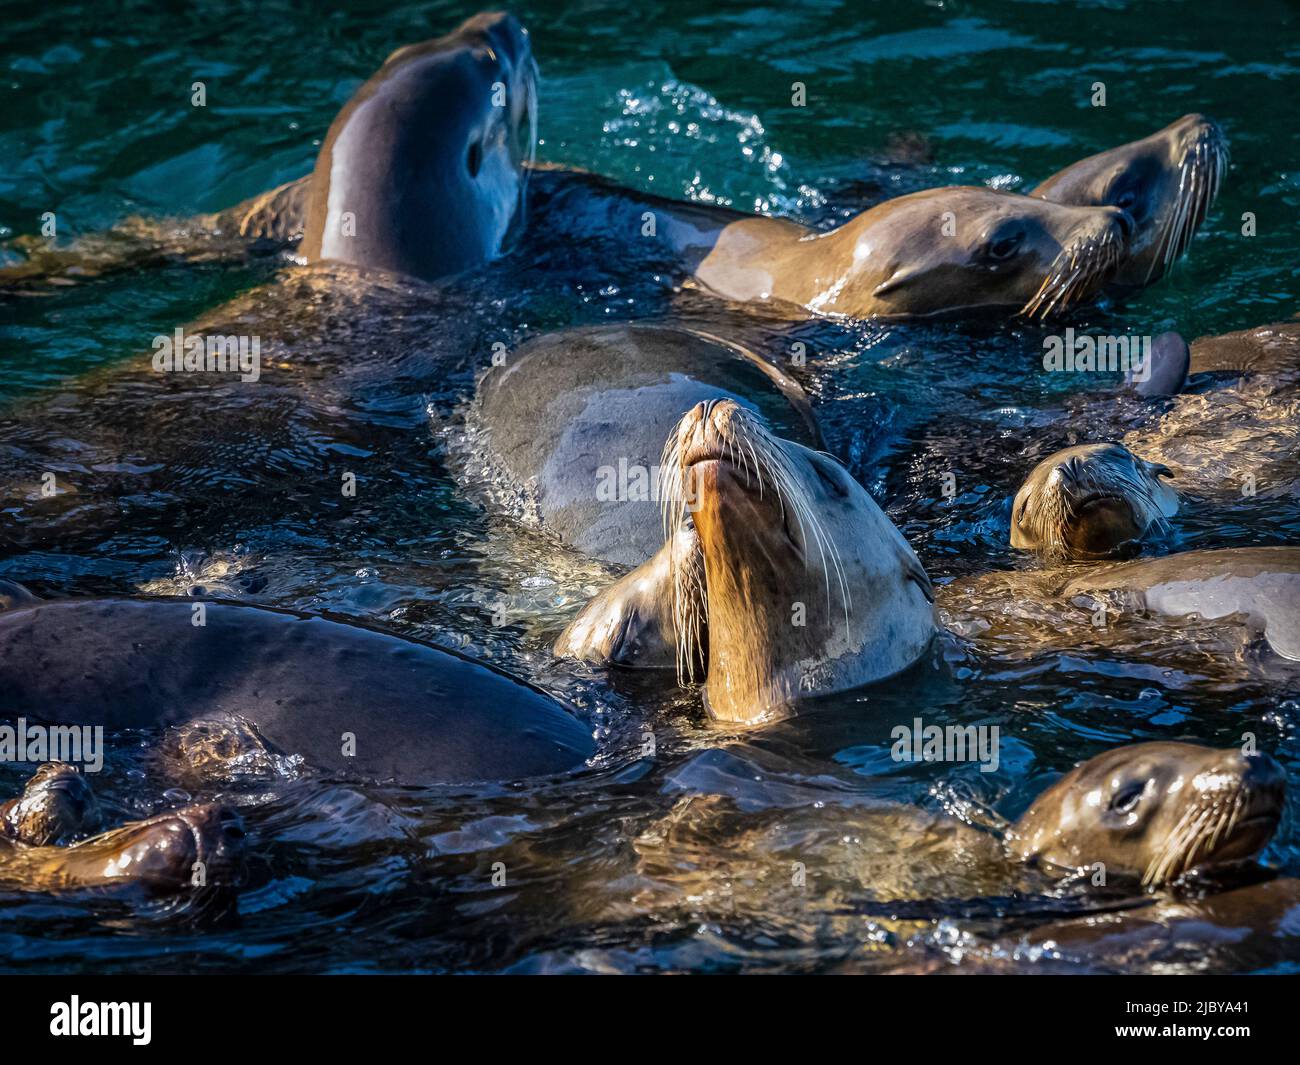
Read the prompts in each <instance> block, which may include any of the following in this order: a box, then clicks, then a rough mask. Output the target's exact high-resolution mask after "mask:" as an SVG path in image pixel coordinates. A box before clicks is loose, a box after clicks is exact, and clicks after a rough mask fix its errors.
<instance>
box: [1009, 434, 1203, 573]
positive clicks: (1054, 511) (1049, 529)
mask: <svg viewBox="0 0 1300 1065" xmlns="http://www.w3.org/2000/svg"><path fill="white" fill-rule="evenodd" d="M1168 476H1170V472H1169V468H1168V467H1167V466H1161V465H1160V464H1159V463H1154V462H1144V461H1143V460H1142V459H1140V458H1138V457H1137V456H1136V455H1134V454H1133V453H1132V452H1131V451H1129V450H1128V449H1127V448H1126V447H1124V446H1123V445H1122V444H1080V445H1078V446H1075V447H1068V448H1065V449H1064V450H1062V451H1058V452H1056V453H1055V454H1054V455H1049V456H1048V457H1047V458H1045V459H1043V461H1042V462H1040V463H1039V464H1038V465H1037V466H1035V467H1034V469H1033V472H1032V473H1030V475H1029V476H1028V477H1027V478H1026V479H1025V483H1024V484H1022V485H1021V486H1020V490H1019V491H1018V492H1017V493H1016V497H1015V499H1014V501H1013V502H1012V505H1011V546H1012V547H1016V548H1020V549H1022V550H1028V551H1034V552H1037V553H1038V554H1040V555H1043V556H1044V557H1046V558H1049V559H1054V560H1062V561H1064V560H1082V559H1098V558H1114V557H1123V556H1125V555H1131V554H1134V553H1136V552H1137V550H1138V549H1139V547H1140V546H1141V541H1142V539H1143V538H1144V537H1146V536H1147V535H1149V534H1150V533H1152V532H1153V531H1159V530H1161V529H1164V528H1166V527H1167V526H1166V522H1165V519H1166V518H1170V517H1173V516H1174V515H1175V514H1176V513H1178V494H1177V493H1176V492H1175V491H1174V490H1173V489H1172V488H1170V487H1169V486H1168V485H1167V484H1165V483H1164V481H1163V480H1162V478H1165V477H1168Z"/></svg>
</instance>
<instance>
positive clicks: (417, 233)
mask: <svg viewBox="0 0 1300 1065" xmlns="http://www.w3.org/2000/svg"><path fill="white" fill-rule="evenodd" d="M535 82H536V65H535V63H534V61H533V57H532V50H531V47H530V45H529V41H528V32H527V30H525V29H524V28H523V26H522V25H521V24H520V23H519V22H518V20H517V19H515V18H514V16H513V15H509V14H505V13H499V12H498V13H491V14H480V15H475V16H474V17H473V18H470V19H467V20H466V21H465V22H464V23H462V24H461V25H460V26H459V27H457V29H455V30H454V31H452V32H451V33H449V34H447V35H446V36H443V37H438V38H435V39H433V40H429V41H425V42H422V43H420V44H412V45H407V46H406V47H403V48H399V49H398V50H397V51H395V52H394V53H393V54H392V55H390V56H389V57H388V59H387V61H386V62H385V63H384V64H383V66H382V67H381V68H380V69H379V70H378V71H377V72H376V73H375V74H374V76H373V77H371V78H370V79H369V80H368V81H366V83H365V84H364V85H362V86H361V88H359V89H358V90H357V91H356V93H355V94H354V95H353V96H352V98H351V99H350V100H349V101H348V103H347V104H346V105H345V106H344V108H343V110H342V111H340V112H339V114H338V116H337V117H336V118H335V119H334V121H333V123H332V124H331V126H330V128H329V132H328V133H327V134H326V137H325V141H324V143H323V145H322V147H321V150H320V152H319V154H318V156H317V159H316V165H315V168H314V170H313V172H312V173H311V174H310V175H308V176H306V177H303V178H299V179H297V180H296V181H291V182H288V183H286V184H284V185H281V186H279V187H278V188H275V189H271V190H270V191H268V192H264V193H262V194H260V195H258V196H255V197H253V198H252V199H250V200H247V201H245V202H244V203H240V204H237V205H236V206H234V207H231V208H228V209H226V210H224V211H221V212H218V213H216V214H212V215H205V216H200V217H198V218H191V219H187V220H182V221H179V222H177V221H171V222H166V221H150V220H147V219H129V220H127V221H126V222H124V223H123V224H122V225H120V226H118V227H117V228H116V229H115V230H112V231H110V232H109V233H106V234H100V235H92V236H89V237H87V238H83V239H82V240H81V241H79V242H77V243H76V244H75V245H74V246H72V247H70V248H67V249H58V248H47V247H45V246H44V244H43V243H41V242H36V241H34V240H29V241H26V242H25V243H24V248H25V250H26V251H27V252H28V255H29V257H28V259H27V260H26V261H24V262H19V263H15V264H12V265H10V266H7V267H5V268H4V269H0V286H5V287H14V286H21V285H24V284H28V283H33V282H37V281H41V280H46V279H48V278H50V277H51V276H62V277H64V278H66V279H68V280H78V279H84V278H87V277H93V276H95V275H97V274H100V273H104V272H107V271H109V270H120V269H124V268H127V267H130V266H133V265H141V264H146V263H149V262H157V261H170V260H173V259H187V260H191V261H203V260H205V259H226V258H232V257H238V256H239V255H241V254H243V253H245V252H246V251H247V250H248V249H249V248H250V246H268V247H271V248H280V247H284V246H287V245H289V244H292V243H294V242H295V241H296V240H297V239H298V237H299V236H301V238H302V241H301V244H300V245H299V248H298V254H299V255H300V256H302V257H303V258H304V259H305V260H306V261H307V262H309V263H312V262H320V261H330V262H343V263H351V264H353V265H357V266H362V267H368V268H378V269H384V270H390V271H393V272H395V273H402V274H407V275H410V276H412V277H419V278H423V279H426V280H427V279H430V278H437V277H441V276H443V275H446V274H451V273H456V272H458V271H461V270H465V269H467V268H469V267H471V266H474V265H476V264H478V263H482V262H485V261H487V260H490V259H492V258H494V257H495V256H496V255H498V254H499V253H500V252H501V251H502V249H503V246H504V244H505V243H506V240H507V236H508V233H509V231H510V229H511V227H512V225H514V224H515V222H516V221H517V217H518V215H519V214H520V213H521V208H522V204H523V199H524V190H525V186H526V182H525V177H526V174H525V169H524V163H525V161H526V160H528V159H529V158H530V157H531V154H532V148H533V142H534V140H535V133H536V112H537V104H536V85H535Z"/></svg>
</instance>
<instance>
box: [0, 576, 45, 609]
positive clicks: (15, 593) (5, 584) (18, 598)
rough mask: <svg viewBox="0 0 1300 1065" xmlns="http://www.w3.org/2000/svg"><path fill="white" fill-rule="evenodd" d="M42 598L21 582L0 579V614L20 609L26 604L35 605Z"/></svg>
mask: <svg viewBox="0 0 1300 1065" xmlns="http://www.w3.org/2000/svg"><path fill="white" fill-rule="evenodd" d="M39 602H40V599H39V598H38V597H36V596H34V595H32V593H31V592H29V591H28V590H27V589H26V588H24V587H23V586H22V585H21V584H17V583H15V582H14V581H0V614H2V613H4V612H5V611H6V610H20V609H22V608H23V607H25V606H35V605H36V604H37V603H39Z"/></svg>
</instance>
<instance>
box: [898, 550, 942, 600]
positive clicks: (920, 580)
mask: <svg viewBox="0 0 1300 1065" xmlns="http://www.w3.org/2000/svg"><path fill="white" fill-rule="evenodd" d="M901 561H902V563H903V579H904V580H908V581H915V582H916V586H917V587H918V588H920V589H921V594H922V595H923V596H925V601H926V602H927V603H933V602H934V585H933V584H931V583H930V575H929V574H928V573H926V572H925V569H924V567H922V565H921V560H920V559H919V558H917V557H916V556H915V555H914V554H912V552H911V550H910V549H909V550H908V551H906V552H905V553H904V554H903V557H902V560H901Z"/></svg>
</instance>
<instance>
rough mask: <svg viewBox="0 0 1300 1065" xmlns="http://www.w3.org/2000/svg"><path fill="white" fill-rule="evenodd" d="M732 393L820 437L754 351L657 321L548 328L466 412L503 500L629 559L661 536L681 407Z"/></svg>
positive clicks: (790, 428)
mask: <svg viewBox="0 0 1300 1065" xmlns="http://www.w3.org/2000/svg"><path fill="white" fill-rule="evenodd" d="M709 399H734V400H736V401H738V402H741V403H745V404H747V405H750V406H752V407H754V408H755V409H757V410H759V411H761V412H762V413H763V414H764V416H765V417H767V418H770V419H771V420H772V421H773V423H774V424H776V425H779V426H781V427H782V430H783V431H785V432H787V433H790V434H791V435H793V436H794V437H796V438H797V439H801V440H806V441H808V442H809V443H815V442H818V441H819V437H818V433H817V427H816V423H815V422H814V420H813V417H812V411H811V408H810V407H809V404H808V399H807V396H806V395H805V394H804V392H803V390H802V389H801V388H800V387H799V385H798V384H797V383H796V382H795V381H794V380H793V379H791V378H790V377H788V376H787V375H786V374H784V373H782V372H781V371H780V370H778V369H777V368H776V367H774V366H772V365H771V364H770V363H767V362H765V361H764V360H763V359H761V358H759V357H758V356H757V355H756V354H754V353H753V352H751V351H749V350H748V349H746V348H743V347H741V346H739V345H735V344H731V343H729V342H727V341H724V340H722V339H720V338H717V337H711V336H706V335H704V334H700V333H694V332H690V331H688V330H682V329H673V328H668V327H663V326H643V325H629V326H596V327H592V328H585V329H571V330H565V331H562V332H558V333H551V334H547V335H545V336H542V337H539V338H537V339H535V340H531V341H529V342H527V343H525V344H524V345H522V346H521V347H520V348H519V349H517V350H516V351H514V352H511V353H510V354H508V355H507V356H506V361H505V365H503V366H499V367H494V368H493V369H492V370H491V371H489V372H488V374H487V375H486V376H485V377H484V378H483V380H482V382H481V383H480V386H479V390H478V395H477V397H476V399H475V401H474V404H473V406H472V408H471V410H470V412H469V418H468V421H469V424H470V426H471V428H472V429H473V430H474V431H475V435H476V437H477V436H478V435H479V434H481V436H482V443H483V446H484V450H485V452H486V456H487V458H488V460H489V462H488V465H489V466H490V467H491V468H492V471H493V472H492V473H491V474H490V476H491V477H492V478H493V480H494V481H495V482H496V485H497V487H498V488H499V489H500V490H501V491H502V493H503V494H504V495H505V497H506V498H507V500H511V497H513V501H515V502H517V503H518V504H520V505H521V507H522V510H523V514H524V516H525V517H526V518H527V519H529V520H533V521H535V522H536V523H538V524H539V525H540V526H541V527H542V528H543V529H545V530H546V531H547V532H548V533H550V534H551V535H553V536H555V537H557V538H558V539H560V540H561V541H563V542H564V543H566V544H569V545H570V546H572V547H574V548H575V549H577V550H578V551H580V552H582V553H583V554H585V555H588V556H590V557H593V558H599V559H604V560H606V561H610V562H615V563H620V564H622V565H630V566H635V565H639V564H640V563H642V562H644V561H645V560H646V559H648V558H649V557H650V556H651V555H653V554H655V552H657V551H658V550H659V548H660V547H661V546H662V545H663V526H662V522H661V519H660V502H661V501H660V494H659V493H660V488H661V486H660V483H659V482H660V464H661V458H662V455H663V449H664V441H665V440H666V439H667V437H668V433H669V430H670V429H671V428H672V427H673V425H675V424H676V422H677V420H678V419H679V418H680V417H681V416H682V414H683V413H684V412H686V411H688V410H690V409H691V407H693V406H694V405H695V404H696V403H698V402H701V401H703V400H709Z"/></svg>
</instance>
